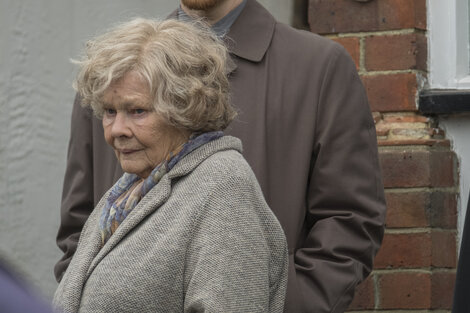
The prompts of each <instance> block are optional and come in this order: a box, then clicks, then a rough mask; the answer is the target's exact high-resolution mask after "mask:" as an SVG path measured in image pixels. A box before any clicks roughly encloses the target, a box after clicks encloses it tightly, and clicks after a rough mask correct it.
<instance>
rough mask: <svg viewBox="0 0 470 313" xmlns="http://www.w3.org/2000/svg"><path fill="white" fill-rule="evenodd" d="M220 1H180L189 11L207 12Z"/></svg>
mask: <svg viewBox="0 0 470 313" xmlns="http://www.w3.org/2000/svg"><path fill="white" fill-rule="evenodd" d="M220 1H221V0H181V2H182V3H183V4H184V6H185V7H187V8H188V9H190V10H203V11H205V10H209V9H212V8H213V7H215V6H216V5H217V4H218V3H219V2H220Z"/></svg>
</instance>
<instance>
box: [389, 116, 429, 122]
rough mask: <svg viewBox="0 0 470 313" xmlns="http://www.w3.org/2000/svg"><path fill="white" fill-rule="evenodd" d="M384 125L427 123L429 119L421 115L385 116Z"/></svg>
mask: <svg viewBox="0 0 470 313" xmlns="http://www.w3.org/2000/svg"><path fill="white" fill-rule="evenodd" d="M383 121H384V122H385V123H429V122H430V118H429V117H426V116H422V115H385V116H384V117H383Z"/></svg>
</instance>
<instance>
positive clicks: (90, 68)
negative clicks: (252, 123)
mask: <svg viewBox="0 0 470 313" xmlns="http://www.w3.org/2000/svg"><path fill="white" fill-rule="evenodd" d="M74 62H75V63H77V64H78V65H79V73H78V75H77V78H76V80H75V82H74V88H75V89H76V90H77V91H78V93H79V94H80V95H81V97H82V105H83V106H90V107H91V108H92V109H93V111H94V113H95V115H97V116H98V117H102V116H103V112H104V108H103V103H102V101H101V99H102V97H103V94H104V92H105V90H106V89H107V88H108V87H109V86H110V85H111V84H112V83H113V82H116V81H117V80H119V79H121V78H122V77H124V75H125V74H126V73H128V72H130V71H133V72H136V73H137V74H138V75H139V76H140V78H142V79H143V81H145V82H146V83H147V84H148V87H149V90H150V98H151V99H152V101H153V103H152V105H153V108H154V109H155V111H156V112H157V113H159V114H160V115H161V116H162V117H164V118H165V119H166V120H167V122H168V123H169V124H170V125H173V126H175V127H178V128H181V129H186V130H189V131H191V132H206V131H214V130H222V129H224V128H226V127H227V126H228V124H229V123H230V122H231V121H232V120H233V119H234V118H235V116H236V112H235V110H234V109H233V107H232V106H231V105H230V97H229V83H228V79H227V63H228V62H230V59H229V56H228V52H227V49H226V47H225V46H224V44H223V43H222V42H221V40H220V39H219V38H217V36H216V35H214V34H213V32H212V31H211V30H210V29H209V28H208V27H207V26H206V24H204V23H203V22H201V21H195V22H192V23H188V22H180V21H177V20H171V19H170V20H165V21H157V20H150V19H143V18H137V19H134V20H132V21H129V22H126V23H123V24H121V25H118V26H117V27H115V28H113V29H111V30H110V31H108V32H106V33H105V34H103V35H101V36H98V37H96V38H95V39H92V40H90V41H89V42H88V43H87V46H86V49H85V56H84V57H83V58H82V59H81V60H78V61H74Z"/></svg>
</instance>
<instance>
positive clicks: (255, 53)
mask: <svg viewBox="0 0 470 313" xmlns="http://www.w3.org/2000/svg"><path fill="white" fill-rule="evenodd" d="M275 26H276V20H275V19H274V17H273V16H272V15H271V14H270V13H269V12H268V11H267V10H266V9H265V8H263V6H261V5H260V4H259V3H258V2H257V1H255V0H248V1H247V3H246V5H245V8H243V11H242V12H241V13H240V15H239V16H238V18H237V20H236V21H235V22H234V23H233V24H232V27H230V31H229V32H228V34H227V36H226V39H225V42H226V44H227V46H228V47H229V50H230V52H231V53H232V54H234V55H236V56H237V57H240V58H243V59H246V60H249V61H252V62H260V61H261V60H262V59H263V57H264V55H265V54H266V51H267V50H268V48H269V45H270V44H271V40H272V38H273V35H274V28H275Z"/></svg>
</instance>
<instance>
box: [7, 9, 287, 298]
mask: <svg viewBox="0 0 470 313" xmlns="http://www.w3.org/2000/svg"><path fill="white" fill-rule="evenodd" d="M261 2H262V3H263V4H264V5H266V6H267V7H268V8H270V9H271V10H273V12H274V14H275V15H277V16H278V17H279V18H280V19H281V20H283V21H288V20H289V17H288V16H289V14H288V13H286V12H287V11H286V10H288V8H287V6H286V4H287V3H288V2H289V8H290V1H287V2H285V1H284V0H263V1H261ZM178 4H179V1H178V0H158V1H157V0H132V1H129V0H1V1H0V127H1V131H0V253H1V254H2V255H5V256H6V257H7V258H8V259H9V260H11V261H12V262H13V264H14V265H15V266H16V267H17V269H19V270H20V271H21V272H23V273H24V275H25V276H26V278H27V279H28V280H29V281H30V282H31V283H32V284H33V285H35V286H36V287H37V288H38V289H39V290H40V291H41V292H42V293H43V294H44V295H45V296H46V297H51V295H52V294H53V292H54V290H55V288H56V283H55V280H54V278H53V272H52V269H53V265H54V264H55V262H56V261H57V260H58V259H59V257H60V256H61V252H60V250H59V249H58V248H57V247H56V245H55V236H56V233H57V229H58V225H59V205H60V197H61V191H62V180H63V175H64V171H65V159H66V150H67V143H68V138H69V131H70V130H69V128H70V113H71V108H72V100H73V97H74V91H73V90H72V88H71V82H72V79H73V77H74V67H73V66H72V64H71V63H70V62H69V59H70V58H72V57H76V56H77V55H78V53H79V51H80V50H81V48H82V47H83V44H84V42H85V41H86V40H87V39H88V38H90V37H92V36H93V34H96V33H98V32H101V31H102V30H103V29H104V28H108V27H109V26H110V25H111V24H112V23H115V22H117V21H122V20H126V19H130V18H131V17H134V16H144V17H165V16H166V15H167V14H168V13H169V12H171V11H172V10H173V9H174V8H176V6H177V5H178Z"/></svg>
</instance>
